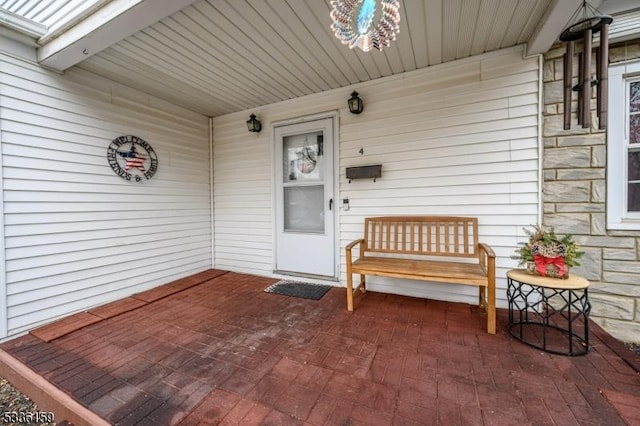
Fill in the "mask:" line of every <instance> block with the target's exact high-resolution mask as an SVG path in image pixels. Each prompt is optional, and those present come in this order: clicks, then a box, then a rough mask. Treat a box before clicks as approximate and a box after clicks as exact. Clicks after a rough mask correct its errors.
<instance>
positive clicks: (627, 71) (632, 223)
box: [607, 60, 640, 230]
mask: <svg viewBox="0 0 640 426" xmlns="http://www.w3.org/2000/svg"><path fill="white" fill-rule="evenodd" d="M636 77H640V60H637V61H632V62H625V63H622V64H618V65H612V66H611V67H610V68H609V102H608V111H609V115H608V120H607V229H622V230H640V213H628V212H627V207H626V206H627V204H626V193H627V190H626V188H627V157H626V152H627V139H628V135H627V128H628V122H627V120H628V113H627V107H628V106H627V99H628V97H627V87H628V84H627V83H628V81H629V79H630V78H636Z"/></svg>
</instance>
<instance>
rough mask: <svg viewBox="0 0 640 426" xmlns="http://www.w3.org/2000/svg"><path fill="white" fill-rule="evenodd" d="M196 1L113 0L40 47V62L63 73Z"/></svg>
mask: <svg viewBox="0 0 640 426" xmlns="http://www.w3.org/2000/svg"><path fill="white" fill-rule="evenodd" d="M195 1H196V0H113V1H111V2H109V3H107V4H106V5H105V6H104V7H102V8H100V9H99V10H97V11H96V12H95V13H93V14H92V15H91V16H88V17H87V18H85V19H83V20H82V21H80V22H79V23H78V24H77V25H76V26H74V27H72V28H70V29H69V30H67V31H65V32H64V33H62V34H61V35H60V36H59V37H57V38H55V39H53V40H51V41H49V42H47V43H46V44H44V45H43V46H41V47H40V48H39V49H38V62H40V63H41V64H42V65H46V66H48V67H51V68H53V69H56V70H59V71H64V70H66V69H67V68H70V67H72V66H73V65H75V64H77V63H79V62H81V61H83V60H84V59H86V58H88V57H90V56H92V55H95V54H96V53H98V52H100V51H102V50H104V49H106V48H108V47H110V46H112V45H114V44H115V43H117V42H119V41H120V40H122V39H124V38H126V37H128V36H130V35H132V34H134V33H136V32H138V31H140V30H142V29H144V28H146V27H148V26H149V25H151V24H154V23H156V22H158V21H159V20H161V19H163V18H165V17H167V16H169V15H172V14H174V13H175V12H178V11H179V10H181V9H183V8H185V7H187V6H189V5H190V4H191V3H194V2H195Z"/></svg>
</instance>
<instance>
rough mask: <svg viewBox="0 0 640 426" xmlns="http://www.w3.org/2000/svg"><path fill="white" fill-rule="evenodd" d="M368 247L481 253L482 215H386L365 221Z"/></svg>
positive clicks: (456, 254)
mask: <svg viewBox="0 0 640 426" xmlns="http://www.w3.org/2000/svg"><path fill="white" fill-rule="evenodd" d="M364 240H365V241H364V244H365V245H364V251H368V252H377V253H400V254H413V255H426V256H454V257H477V256H478V253H477V246H478V219H477V218H474V217H455V216H383V217H368V218H365V222H364Z"/></svg>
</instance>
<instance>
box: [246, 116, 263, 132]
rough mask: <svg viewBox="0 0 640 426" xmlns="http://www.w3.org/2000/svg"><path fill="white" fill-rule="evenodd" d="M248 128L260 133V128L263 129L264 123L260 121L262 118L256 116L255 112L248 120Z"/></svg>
mask: <svg viewBox="0 0 640 426" xmlns="http://www.w3.org/2000/svg"><path fill="white" fill-rule="evenodd" d="M247 128H248V129H249V131H250V132H255V133H260V130H262V123H260V120H258V119H257V118H256V115H255V114H251V115H250V116H249V119H248V120H247Z"/></svg>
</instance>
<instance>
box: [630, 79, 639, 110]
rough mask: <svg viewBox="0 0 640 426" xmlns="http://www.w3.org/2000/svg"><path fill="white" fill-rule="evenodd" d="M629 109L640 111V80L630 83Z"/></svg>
mask: <svg viewBox="0 0 640 426" xmlns="http://www.w3.org/2000/svg"><path fill="white" fill-rule="evenodd" d="M629 111H630V112H640V81H634V82H632V83H629Z"/></svg>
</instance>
